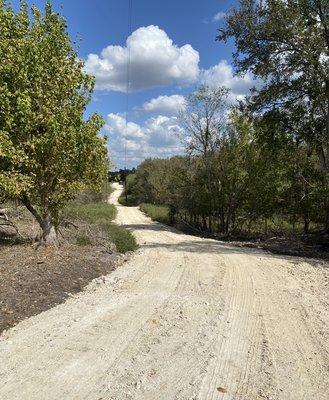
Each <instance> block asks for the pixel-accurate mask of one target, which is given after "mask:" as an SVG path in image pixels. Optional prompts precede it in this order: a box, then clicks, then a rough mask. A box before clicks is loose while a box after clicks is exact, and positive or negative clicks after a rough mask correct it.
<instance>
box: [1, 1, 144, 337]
mask: <svg viewBox="0 0 329 400" xmlns="http://www.w3.org/2000/svg"><path fill="white" fill-rule="evenodd" d="M0 31H1V38H0V54H1V64H0V251H1V268H0V332H1V331H2V330H4V329H7V328H9V327H11V326H13V325H15V324H16V323H17V322H18V321H20V320H22V319H24V318H27V317H30V316H31V315H34V314H37V313H39V312H41V311H44V310H47V309H48V308H50V307H52V306H54V305H56V304H59V303H61V302H63V301H64V300H65V299H67V298H68V297H69V296H71V295H72V294H73V293H77V292H79V291H81V290H82V289H83V288H84V287H85V286H86V285H88V283H90V281H92V280H93V279H95V278H99V277H101V276H103V275H104V276H105V275H107V274H109V273H110V272H112V271H113V270H114V269H115V268H116V267H117V265H118V263H119V262H120V260H121V259H124V257H126V256H123V255H120V254H119V253H127V252H129V251H131V250H134V249H136V247H137V245H136V241H135V239H134V237H133V236H132V234H131V233H130V232H128V231H127V230H125V229H124V228H122V227H119V226H116V225H115V224H114V222H113V220H114V218H115V215H116V210H115V208H114V206H112V205H109V204H107V200H108V196H109V195H110V193H111V191H112V188H111V186H110V185H109V183H108V182H107V180H108V172H107V171H108V168H109V165H110V162H109V159H108V154H107V148H106V138H104V137H102V136H101V135H100V130H101V128H102V127H103V124H104V121H103V119H102V118H101V117H100V116H99V115H97V114H93V115H90V116H89V117H88V118H86V115H85V110H86V107H87V105H88V103H89V101H90V99H91V96H92V93H93V89H94V84H95V81H94V78H93V77H91V76H89V75H87V74H86V73H85V71H84V63H83V61H82V60H81V59H80V58H79V56H78V54H77V52H76V51H75V49H74V44H73V43H72V41H71V39H70V37H69V35H68V32H67V26H66V21H65V20H64V18H63V17H62V16H61V15H60V14H58V13H57V12H55V11H53V9H52V6H51V4H50V2H47V3H46V6H45V10H44V11H41V10H39V9H37V8H36V7H32V9H29V7H28V4H27V2H26V1H24V0H22V1H21V2H20V8H19V11H18V12H16V10H15V9H14V8H13V7H12V6H11V3H10V2H6V1H0ZM36 250H37V251H36ZM104 279H105V278H104Z"/></svg>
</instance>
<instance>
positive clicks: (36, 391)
mask: <svg viewBox="0 0 329 400" xmlns="http://www.w3.org/2000/svg"><path fill="white" fill-rule="evenodd" d="M120 192H121V189H120V188H117V190H116V192H115V193H113V195H112V201H113V202H115V203H117V199H118V197H119V195H120ZM117 222H118V223H120V224H122V225H124V226H125V227H127V228H129V229H131V230H132V232H134V234H135V235H136V238H137V240H138V242H139V244H140V246H141V247H140V249H139V250H138V251H137V252H136V253H135V255H134V256H133V257H132V258H131V259H130V260H129V261H128V262H127V263H126V264H125V265H124V266H121V267H119V268H117V269H116V271H114V272H113V273H111V274H110V275H109V276H107V277H105V278H104V280H103V281H100V282H99V281H96V282H93V283H91V284H90V285H88V287H87V288H86V290H85V291H84V292H82V293H80V294H77V295H75V296H73V297H71V298H70V299H68V300H67V301H66V302H65V303H64V304H61V305H59V306H57V307H54V308H52V309H50V310H48V311H46V312H44V313H42V314H39V315H37V316H34V317H32V318H29V319H28V320H26V321H23V322H21V323H20V324H18V325H17V326H16V327H14V328H12V329H10V330H9V331H7V332H6V333H4V334H3V335H2V340H0V398H1V399H2V400H15V399H17V400H18V399H19V400H21V399H29V400H44V399H47V400H58V399H66V400H71V399H72V400H73V399H74V400H80V399H81V400H82V399H88V400H100V399H103V400H218V399H221V400H262V399H267V400H270V399H271V400H301V399H303V400H314V399H317V400H327V399H328V398H329V390H328V384H327V383H328V381H329V368H328V367H329V352H328V349H329V329H328V328H329V307H328V305H329V290H328V288H329V286H328V278H329V273H328V272H329V268H328V264H327V263H326V262H323V261H321V262H320V261H318V260H312V259H308V260H306V259H304V258H297V257H289V256H278V255H273V254H270V253H267V252H265V251H262V250H259V249H250V248H239V247H234V246H231V245H228V244H225V243H223V242H219V241H215V240H211V239H203V238H197V237H193V236H188V235H185V234H182V233H180V232H178V231H176V230H175V229H173V228H170V227H167V226H164V225H161V224H159V223H155V222H152V221H151V220H150V219H149V218H147V217H146V216H145V215H144V214H143V213H141V212H140V210H139V209H138V208H134V207H131V208H125V207H122V206H119V205H118V217H117Z"/></svg>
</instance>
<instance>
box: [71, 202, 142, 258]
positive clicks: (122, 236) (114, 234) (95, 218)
mask: <svg viewBox="0 0 329 400" xmlns="http://www.w3.org/2000/svg"><path fill="white" fill-rule="evenodd" d="M116 213H117V211H116V208H115V206H114V205H113V204H108V203H91V204H72V205H70V206H69V207H68V208H67V210H66V213H65V217H66V219H67V220H70V221H71V220H73V221H84V222H87V223H88V224H90V225H91V227H98V228H99V229H100V230H101V231H103V232H104V234H105V235H107V236H108V239H109V240H110V241H111V242H113V243H114V245H115V249H116V251H118V252H119V253H127V252H129V251H134V250H136V249H137V247H138V246H137V243H136V240H135V237H134V236H133V234H132V233H131V232H129V231H128V230H126V229H125V228H123V227H121V226H118V225H116V224H115V223H113V220H114V218H115V216H116ZM79 242H80V244H84V243H86V244H89V242H90V238H89V237H88V236H80V237H79Z"/></svg>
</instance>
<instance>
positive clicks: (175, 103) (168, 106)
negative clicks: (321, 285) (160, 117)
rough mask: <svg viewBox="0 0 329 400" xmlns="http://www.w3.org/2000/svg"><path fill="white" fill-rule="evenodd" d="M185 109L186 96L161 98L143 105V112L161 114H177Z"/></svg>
mask: <svg viewBox="0 0 329 400" xmlns="http://www.w3.org/2000/svg"><path fill="white" fill-rule="evenodd" d="M184 108H185V98H184V96H181V95H178V94H174V95H172V96H159V97H157V98H154V99H152V100H150V101H148V102H146V103H144V104H143V107H142V110H143V111H146V112H151V113H159V114H177V113H178V112H179V111H181V110H184Z"/></svg>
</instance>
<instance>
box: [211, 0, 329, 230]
mask: <svg viewBox="0 0 329 400" xmlns="http://www.w3.org/2000/svg"><path fill="white" fill-rule="evenodd" d="M230 37H233V38H234V39H235V43H236V48H237V52H236V54H235V63H236V66H237V68H238V71H239V72H246V71H252V72H253V73H254V74H255V76H257V77H259V78H261V79H262V80H263V82H264V85H263V87H262V88H261V89H260V90H259V91H258V92H257V93H256V94H255V95H254V96H253V97H252V99H251V104H250V105H251V109H252V110H255V111H257V112H260V111H261V112H276V110H278V109H279V110H280V111H281V116H282V115H285V121H286V123H287V125H286V129H289V131H290V133H291V135H293V136H294V137H299V138H300V139H301V140H304V141H305V142H306V143H307V145H308V146H309V147H311V148H312V149H314V150H315V151H316V153H317V155H318V159H319V165H320V168H321V169H322V171H323V173H324V174H325V177H326V182H327V183H326V190H327V192H328V193H327V198H328V200H327V205H326V218H325V224H326V228H327V229H329V2H328V0H287V1H282V0H267V1H259V0H240V3H239V6H238V7H237V8H235V9H233V10H232V11H231V12H230V13H229V14H228V16H227V18H226V23H225V26H224V27H223V28H221V29H220V31H219V35H218V37H217V39H218V40H224V41H226V40H228V39H229V38H230Z"/></svg>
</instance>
